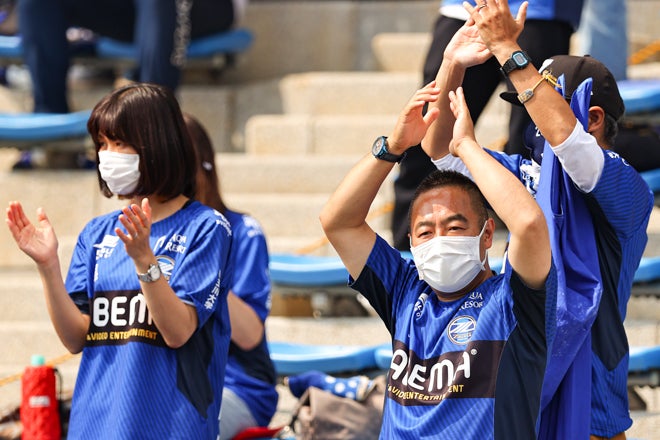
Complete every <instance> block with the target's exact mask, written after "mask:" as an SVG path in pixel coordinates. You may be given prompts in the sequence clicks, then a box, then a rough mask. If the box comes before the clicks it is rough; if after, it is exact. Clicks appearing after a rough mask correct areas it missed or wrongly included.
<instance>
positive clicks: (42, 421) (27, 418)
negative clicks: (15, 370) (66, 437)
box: [21, 355, 61, 440]
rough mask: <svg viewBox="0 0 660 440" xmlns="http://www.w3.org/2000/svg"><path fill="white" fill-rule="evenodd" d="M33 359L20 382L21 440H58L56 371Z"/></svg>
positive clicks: (37, 356) (39, 358)
mask: <svg viewBox="0 0 660 440" xmlns="http://www.w3.org/2000/svg"><path fill="white" fill-rule="evenodd" d="M45 363H46V362H45V359H44V357H43V356H40V355H33V356H32V359H31V362H30V366H28V367H26V368H25V372H23V377H22V379H21V389H22V398H21V424H22V425H23V436H22V440H60V438H61V427H60V413H59V404H58V401H57V396H56V388H57V386H56V379H55V369H54V368H53V367H51V366H49V365H45Z"/></svg>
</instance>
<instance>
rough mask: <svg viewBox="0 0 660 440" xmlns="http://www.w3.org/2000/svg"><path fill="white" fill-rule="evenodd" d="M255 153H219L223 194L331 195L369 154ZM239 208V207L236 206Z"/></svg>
mask: <svg viewBox="0 0 660 440" xmlns="http://www.w3.org/2000/svg"><path fill="white" fill-rule="evenodd" d="M368 151H370V150H369V147H365V148H364V151H362V152H360V153H359V155H341V154H339V155H335V156H320V155H297V156H295V157H292V156H290V155H287V154H281V155H256V154H254V155H253V154H247V155H246V154H241V153H236V154H233V153H228V154H217V155H216V164H217V166H218V174H219V176H220V188H221V191H222V194H223V195H224V194H244V193H250V194H275V193H276V194H285V193H288V192H296V193H309V194H314V193H320V194H330V193H331V192H332V191H334V190H335V188H336V187H337V185H338V184H339V182H340V181H341V180H342V179H343V178H344V176H345V175H346V173H348V171H349V170H350V169H351V167H352V166H353V165H355V164H356V163H357V162H358V161H359V160H360V158H361V157H362V156H363V155H364V154H366V153H367V152H368ZM237 208H238V207H237Z"/></svg>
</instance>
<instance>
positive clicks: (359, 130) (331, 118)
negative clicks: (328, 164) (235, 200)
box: [245, 113, 398, 157]
mask: <svg viewBox="0 0 660 440" xmlns="http://www.w3.org/2000/svg"><path fill="white" fill-rule="evenodd" d="M397 117H398V113H395V114H390V115H370V114H365V115H320V116H312V115H289V114H285V115H260V116H254V117H252V118H250V119H249V120H248V122H247V124H246V126H245V150H246V152H247V153H248V154H254V155H268V154H278V155H279V154H282V155H295V156H297V157H301V156H305V155H311V154H314V155H319V156H325V157H330V156H337V155H350V156H357V157H361V156H363V155H364V154H366V153H368V152H369V151H370V149H371V145H372V144H373V142H374V140H375V139H376V138H377V137H378V136H382V135H389V134H390V133H391V131H392V129H393V128H394V125H395V124H396V120H397Z"/></svg>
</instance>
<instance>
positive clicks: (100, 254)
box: [92, 235, 119, 260]
mask: <svg viewBox="0 0 660 440" xmlns="http://www.w3.org/2000/svg"><path fill="white" fill-rule="evenodd" d="M117 243H119V237H117V236H116V235H105V236H104V237H103V240H101V243H97V244H94V245H92V247H94V248H96V259H97V260H100V259H101V258H109V257H110V255H112V251H114V249H115V247H116V246H117Z"/></svg>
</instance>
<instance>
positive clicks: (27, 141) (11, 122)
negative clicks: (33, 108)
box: [0, 110, 91, 150]
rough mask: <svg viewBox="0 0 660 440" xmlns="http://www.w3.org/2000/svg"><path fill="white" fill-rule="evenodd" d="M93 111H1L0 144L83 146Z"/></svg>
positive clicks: (15, 146)
mask: <svg viewBox="0 0 660 440" xmlns="http://www.w3.org/2000/svg"><path fill="white" fill-rule="evenodd" d="M90 114H91V111H90V110H82V111H78V112H73V113H65V114H60V113H0V146H2V147H12V148H19V149H22V148H29V147H32V146H35V145H39V144H44V143H49V144H52V143H57V144H62V143H71V145H72V146H73V147H74V148H76V149H78V150H79V149H80V147H81V146H82V145H83V142H84V139H85V138H86V137H87V136H88V134H87V120H88V119H89V115H90Z"/></svg>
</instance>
